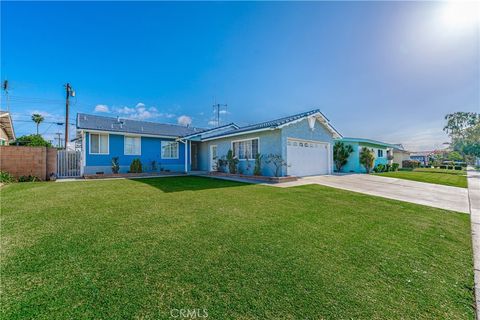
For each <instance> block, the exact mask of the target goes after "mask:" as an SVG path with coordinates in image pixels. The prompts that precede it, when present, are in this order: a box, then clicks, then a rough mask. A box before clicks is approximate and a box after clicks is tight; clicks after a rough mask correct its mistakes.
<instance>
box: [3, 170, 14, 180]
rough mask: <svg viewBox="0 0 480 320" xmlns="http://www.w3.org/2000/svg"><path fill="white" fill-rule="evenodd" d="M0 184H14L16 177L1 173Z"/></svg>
mask: <svg viewBox="0 0 480 320" xmlns="http://www.w3.org/2000/svg"><path fill="white" fill-rule="evenodd" d="M0 182H1V183H12V182H15V177H14V176H12V175H11V174H10V173H8V172H6V171H0Z"/></svg>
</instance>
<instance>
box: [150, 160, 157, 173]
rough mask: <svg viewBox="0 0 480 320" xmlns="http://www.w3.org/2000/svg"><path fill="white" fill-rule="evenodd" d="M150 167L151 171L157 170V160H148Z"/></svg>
mask: <svg viewBox="0 0 480 320" xmlns="http://www.w3.org/2000/svg"><path fill="white" fill-rule="evenodd" d="M150 169H151V170H152V171H157V161H155V160H152V161H150Z"/></svg>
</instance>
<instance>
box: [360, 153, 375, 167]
mask: <svg viewBox="0 0 480 320" xmlns="http://www.w3.org/2000/svg"><path fill="white" fill-rule="evenodd" d="M374 161H375V156H374V155H373V152H372V151H371V150H370V149H368V148H367V147H363V148H362V150H361V151H360V164H361V165H363V166H364V167H365V170H367V173H370V172H371V171H372V168H373V162H374Z"/></svg>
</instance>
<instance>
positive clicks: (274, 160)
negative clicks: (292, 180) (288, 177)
mask: <svg viewBox="0 0 480 320" xmlns="http://www.w3.org/2000/svg"><path fill="white" fill-rule="evenodd" d="M265 162H266V163H268V164H270V163H271V164H273V166H274V168H275V170H274V171H275V177H279V176H280V173H281V169H282V168H283V167H287V166H288V165H287V162H286V161H285V160H283V158H282V156H281V155H279V154H273V153H272V154H269V155H268V156H267V161H265Z"/></svg>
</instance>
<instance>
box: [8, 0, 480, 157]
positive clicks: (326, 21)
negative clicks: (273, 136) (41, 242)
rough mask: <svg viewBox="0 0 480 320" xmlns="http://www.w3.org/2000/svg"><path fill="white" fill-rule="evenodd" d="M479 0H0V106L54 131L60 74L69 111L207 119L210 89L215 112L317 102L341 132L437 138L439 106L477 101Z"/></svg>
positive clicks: (274, 111) (236, 115) (259, 115)
mask: <svg viewBox="0 0 480 320" xmlns="http://www.w3.org/2000/svg"><path fill="white" fill-rule="evenodd" d="M479 6H480V4H479V3H478V2H477V3H467V4H464V6H461V7H458V6H452V4H451V3H446V2H295V3H294V2H281V3H273V2H242V3H240V2H204V3H202V2H194V3H190V2H176V3H173V2H135V3H134V2H7V1H1V79H2V81H3V80H5V79H8V81H9V92H8V97H9V103H8V106H7V102H6V98H5V93H4V92H2V97H1V108H2V109H6V108H7V107H8V108H9V109H10V111H11V113H12V115H13V118H14V127H15V131H16V134H17V136H20V135H23V134H31V133H35V130H36V129H35V125H34V124H33V122H32V121H30V115H31V114H32V113H41V114H43V115H44V117H45V123H42V124H41V125H40V133H41V134H44V136H45V137H46V138H47V139H52V140H53V139H54V136H55V133H56V132H63V130H64V129H63V128H62V126H61V125H57V124H56V122H64V119H65V87H64V84H65V83H67V82H68V83H70V84H71V85H72V87H73V88H74V90H75V93H76V94H75V97H73V98H71V108H70V117H69V118H70V121H71V122H72V121H73V123H74V120H75V115H76V113H77V112H84V113H91V114H98V115H105V116H115V117H116V116H121V117H126V118H134V119H142V120H147V121H157V122H167V123H181V124H188V123H190V122H191V125H193V126H196V127H210V126H212V125H213V124H212V120H213V112H212V109H213V108H212V105H213V103H214V102H216V103H221V104H227V110H226V111H224V112H222V115H221V122H222V123H227V122H232V121H233V122H235V123H237V124H239V125H247V124H251V123H256V122H261V121H266V120H270V119H275V118H279V117H282V116H286V115H291V114H295V113H299V112H303V111H307V110H311V109H316V108H318V109H320V110H321V111H322V112H323V113H324V114H325V115H326V116H327V117H328V118H329V119H330V121H331V123H332V124H333V125H334V126H335V127H336V128H337V129H338V130H339V131H340V133H341V134H342V135H343V136H346V137H361V138H370V139H376V140H380V141H385V142H390V143H402V144H403V145H404V146H406V147H407V148H408V149H410V150H412V151H419V150H431V149H435V148H442V147H444V146H445V145H444V144H443V143H444V142H446V141H448V138H447V136H446V135H445V134H444V133H443V131H442V128H443V126H444V116H445V115H446V114H447V113H452V112H455V111H474V112H479V111H480V49H479V48H480V31H479V22H478V21H479V20H480V19H479V18H478V16H475V13H476V12H480V7H479ZM459 8H460V9H459ZM475 10H477V11H475ZM472 13H473V15H472ZM70 130H71V132H72V133H73V132H74V130H75V127H74V126H73V125H71V126H70ZM72 133H70V135H72Z"/></svg>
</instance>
